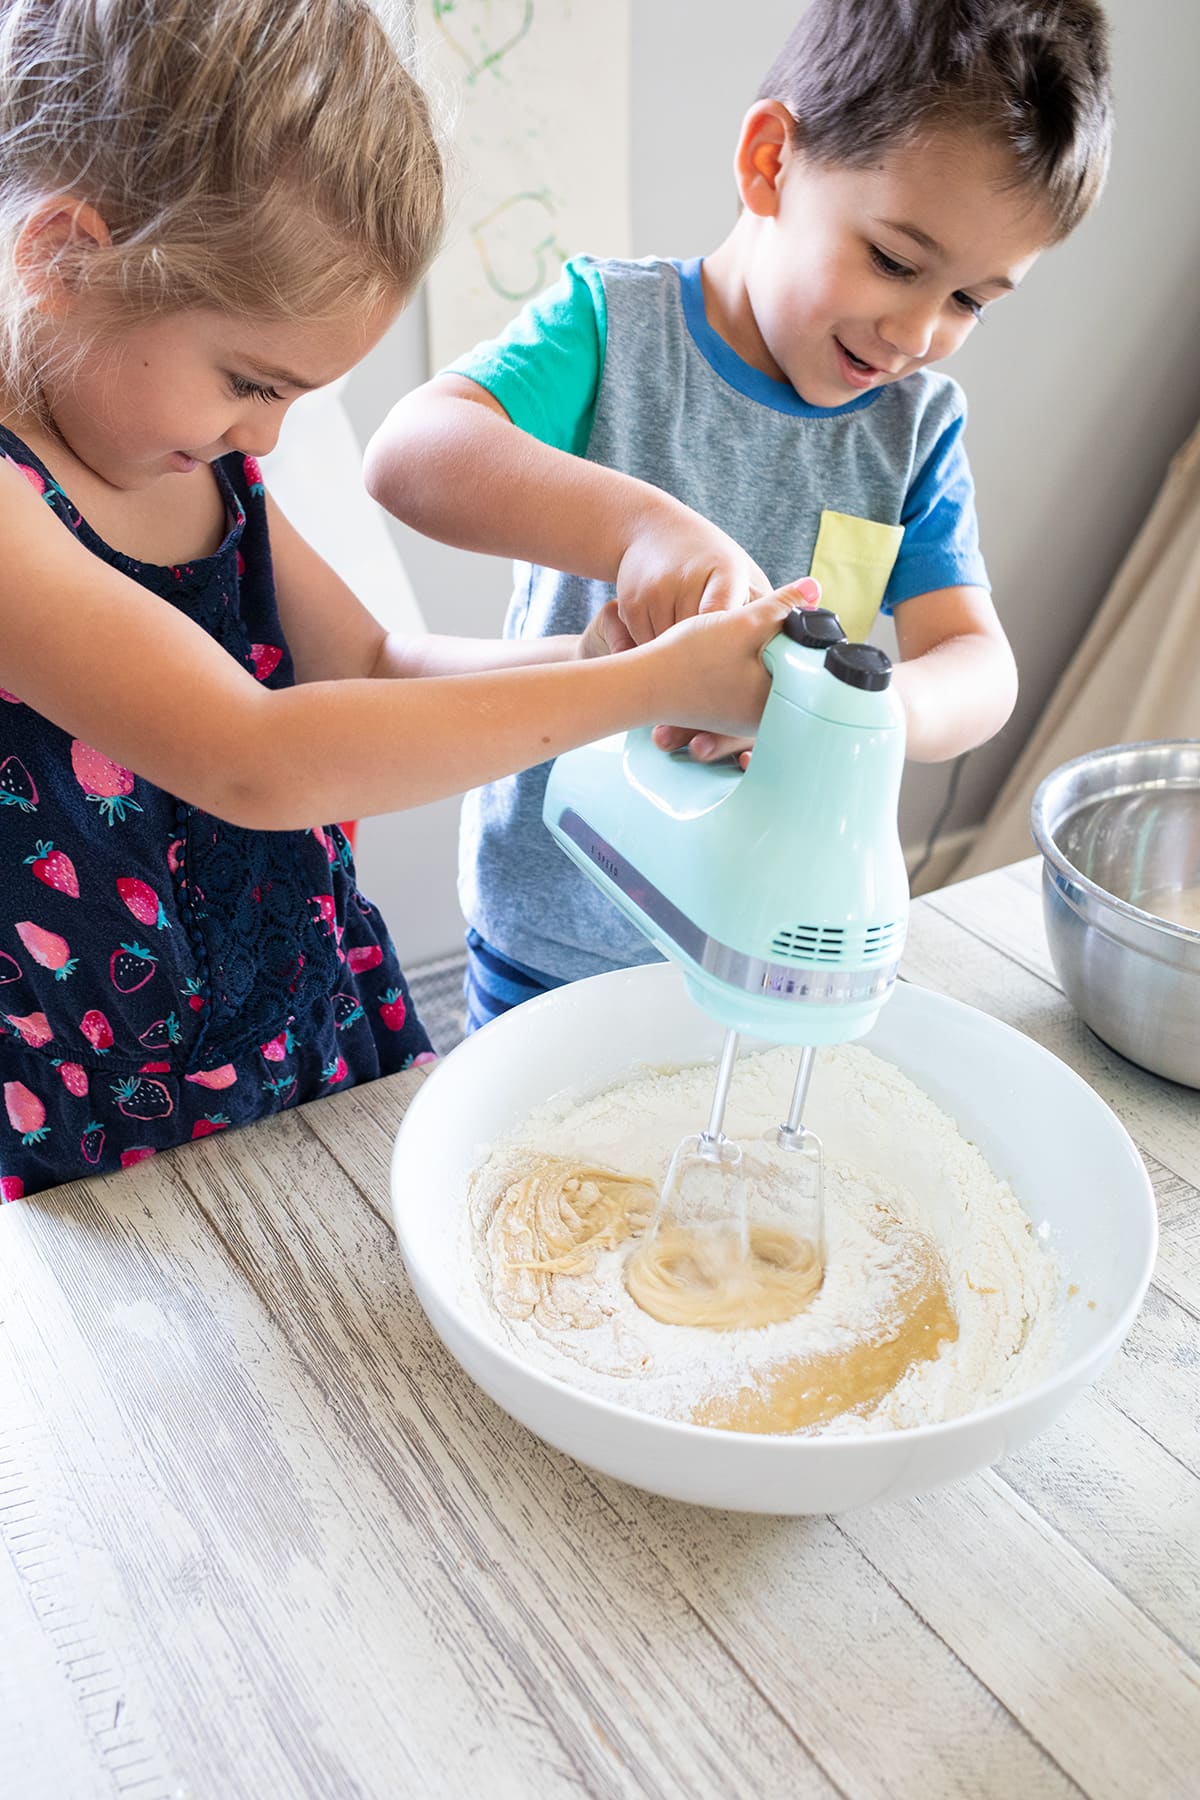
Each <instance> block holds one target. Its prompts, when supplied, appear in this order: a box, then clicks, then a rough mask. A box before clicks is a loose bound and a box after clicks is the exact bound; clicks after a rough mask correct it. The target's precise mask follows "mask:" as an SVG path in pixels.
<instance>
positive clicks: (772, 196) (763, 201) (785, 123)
mask: <svg viewBox="0 0 1200 1800" xmlns="http://www.w3.org/2000/svg"><path fill="white" fill-rule="evenodd" d="M794 129H795V121H794V120H793V118H792V115H791V113H790V112H789V111H788V109H787V107H786V106H785V105H784V104H783V102H782V100H756V101H755V103H754V105H753V106H752V107H751V108H750V111H749V112H748V113H747V114H746V116H745V118H744V119H743V120H742V130H741V136H740V137H739V138H738V143H737V149H736V151H735V152H734V157H733V171H734V175H735V176H736V178H737V185H738V195H739V197H740V199H741V202H742V205H743V206H744V207H745V208H746V210H747V212H752V213H756V214H757V215H758V217H759V218H762V219H768V218H773V217H774V215H775V214H776V213H777V212H778V210H779V180H780V176H781V175H782V174H783V171H784V169H785V167H786V166H787V163H788V160H789V158H790V157H791V155H792V133H793V131H794Z"/></svg>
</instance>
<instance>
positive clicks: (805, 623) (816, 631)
mask: <svg viewBox="0 0 1200 1800" xmlns="http://www.w3.org/2000/svg"><path fill="white" fill-rule="evenodd" d="M783 630H784V631H785V632H786V634H787V636H788V637H790V638H791V640H792V642H793V643H795V644H799V645H801V647H802V648H803V649H805V650H828V649H829V647H830V645H831V644H842V643H845V641H846V634H845V632H844V631H843V630H842V625H841V620H840V619H839V618H838V616H837V614H836V613H832V612H830V611H829V609H828V607H825V606H793V608H792V610H791V612H790V613H789V614H788V616H787V618H786V619H785V620H784V621H783Z"/></svg>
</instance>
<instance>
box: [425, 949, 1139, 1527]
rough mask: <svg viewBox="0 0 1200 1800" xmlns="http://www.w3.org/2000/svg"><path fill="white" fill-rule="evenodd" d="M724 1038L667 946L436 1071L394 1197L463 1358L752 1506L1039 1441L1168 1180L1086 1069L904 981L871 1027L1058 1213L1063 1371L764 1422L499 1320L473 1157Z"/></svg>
mask: <svg viewBox="0 0 1200 1800" xmlns="http://www.w3.org/2000/svg"><path fill="white" fill-rule="evenodd" d="M721 1037H722V1033H721V1029H720V1027H719V1026H717V1025H714V1024H713V1023H712V1022H711V1021H710V1020H708V1019H707V1018H706V1017H705V1016H704V1015H703V1014H701V1013H699V1012H698V1011H697V1010H696V1008H695V1006H694V1005H693V1004H692V1002H691V1001H690V1000H689V999H688V997H687V995H686V993H685V991H684V987H683V982H682V980H681V979H680V977H679V975H678V974H677V972H676V970H675V969H674V968H673V967H671V965H669V964H667V963H656V964H651V965H649V966H647V967H643V968H638V969H629V970H623V971H620V972H618V973H617V974H613V975H600V976H596V977H595V978H594V979H593V980H591V981H581V982H576V983H575V984H574V985H573V986H571V987H569V988H560V989H558V990H557V991H556V992H554V993H551V994H546V995H544V996H542V997H541V998H539V999H536V1000H531V1001H528V1002H527V1003H526V1004H525V1005H524V1006H520V1007H517V1008H516V1010H515V1011H513V1012H511V1013H507V1014H505V1015H504V1017H502V1018H500V1019H497V1020H496V1021H495V1022H494V1023H493V1024H491V1025H489V1026H487V1028H486V1029H485V1030H483V1031H481V1032H479V1033H478V1034H477V1035H476V1036H474V1037H471V1038H468V1039H467V1041H466V1042H465V1043H463V1044H460V1045H459V1047H458V1048H457V1049H456V1050H454V1051H453V1052H452V1053H451V1054H450V1055H449V1056H448V1057H446V1059H445V1060H444V1061H443V1062H442V1063H441V1064H440V1065H439V1066H438V1067H437V1068H436V1069H434V1071H433V1073H432V1074H431V1075H430V1077H429V1079H428V1080H427V1081H426V1083H425V1085H424V1086H423V1087H422V1089H421V1091H420V1092H419V1093H418V1094H417V1096H416V1098H415V1099H414V1101H413V1103H412V1105H411V1106H410V1107H409V1109H408V1112H407V1114H406V1116H405V1118H404V1121H403V1123H402V1125H401V1127H400V1131H399V1134H398V1136H397V1139H396V1146H395V1150H394V1152H393V1155H392V1204H393V1210H394V1215H395V1222H396V1232H397V1235H398V1237H399V1240H400V1247H401V1250H402V1251H403V1254H404V1260H405V1262H406V1264H407V1266H408V1271H409V1274H410V1276H411V1278H412V1282H413V1286H414V1287H415V1289H416V1291H417V1294H418V1295H419V1297H420V1299H421V1302H422V1304H423V1306H424V1308H425V1310H426V1312H427V1313H428V1315H429V1318H430V1320H431V1321H432V1323H433V1326H434V1328H435V1330H436V1331H437V1332H438V1334H439V1336H440V1337H441V1338H442V1339H443V1340H444V1341H445V1343H446V1344H447V1346H448V1347H449V1349H450V1350H451V1351H452V1352H453V1354H454V1355H455V1356H456V1357H457V1359H458V1361H459V1362H460V1363H461V1364H462V1366H463V1368H464V1369H465V1370H466V1371H467V1373H468V1374H469V1375H470V1376H472V1377H473V1379H474V1380H475V1381H477V1382H478V1384H479V1386H480V1387H481V1388H482V1389H483V1390H484V1392H485V1393H487V1394H490V1395H491V1397H492V1399H493V1400H495V1401H497V1402H498V1404H499V1405H500V1406H502V1407H504V1408H505V1410H506V1411H507V1412H509V1413H511V1414H512V1415H513V1417H514V1418H516V1419H519V1420H520V1421H521V1423H522V1424H523V1425H527V1426H528V1427H529V1428H530V1430H531V1431H535V1432H536V1433H537V1434H538V1436H539V1437H542V1438H545V1439H546V1441H547V1442H548V1443H551V1444H554V1445H555V1446H556V1447H557V1448H558V1449H560V1450H565V1451H567V1452H568V1454H569V1455H571V1456H574V1457H577V1458H578V1460H579V1461H580V1462H583V1463H588V1464H590V1466H591V1467H592V1468H595V1469H600V1470H602V1471H603V1472H604V1473H605V1474H608V1475H615V1476H618V1477H619V1478H620V1479H621V1480H622V1481H629V1482H633V1483H634V1484H635V1485H636V1486H638V1487H642V1488H648V1489H650V1490H651V1491H652V1492H653V1493H658V1494H665V1495H667V1496H669V1497H670V1498H672V1499H676V1500H691V1501H695V1502H698V1503H699V1504H701V1505H704V1506H721V1507H732V1508H736V1509H738V1510H741V1511H744V1512H764V1513H809V1512H816V1513H823V1512H841V1511H845V1510H846V1509H847V1508H849V1507H853V1506H864V1505H866V1504H868V1503H870V1502H872V1501H877V1500H883V1499H891V1498H898V1497H900V1496H902V1495H905V1494H914V1493H919V1492H923V1491H924V1490H926V1489H928V1488H932V1487H937V1486H939V1485H940V1484H941V1483H942V1482H946V1481H953V1480H956V1479H958V1478H959V1477H960V1476H963V1475H967V1474H970V1473H971V1472H972V1471H973V1470H975V1469H981V1468H984V1467H986V1466H987V1465H988V1464H989V1463H994V1462H997V1461H999V1459H1000V1458H1001V1457H1003V1456H1006V1455H1008V1453H1009V1452H1010V1451H1012V1450H1015V1449H1016V1448H1018V1446H1019V1445H1021V1444H1024V1443H1026V1442H1027V1441H1028V1440H1029V1439H1030V1438H1031V1437H1032V1436H1033V1435H1034V1433H1035V1432H1038V1431H1040V1430H1041V1429H1042V1428H1043V1426H1045V1425H1048V1424H1049V1422H1050V1420H1051V1419H1053V1418H1055V1417H1056V1415H1057V1414H1058V1413H1060V1412H1061V1411H1062V1410H1063V1408H1064V1407H1065V1406H1066V1404H1067V1402H1068V1401H1069V1400H1070V1399H1071V1397H1072V1396H1073V1395H1074V1394H1076V1393H1078V1392H1079V1390H1080V1389H1081V1388H1083V1387H1084V1386H1086V1384H1087V1383H1088V1382H1089V1381H1091V1380H1092V1379H1093V1378H1094V1377H1095V1376H1096V1375H1097V1374H1098V1373H1099V1371H1100V1370H1101V1369H1102V1368H1103V1366H1104V1364H1105V1363H1106V1362H1107V1361H1108V1360H1109V1358H1110V1357H1111V1356H1112V1354H1113V1352H1114V1351H1115V1350H1116V1348H1117V1346H1118V1345H1119V1344H1120V1342H1121V1340H1122V1338H1123V1337H1124V1336H1125V1334H1126V1332H1127V1331H1128V1330H1129V1328H1130V1326H1131V1325H1132V1323H1133V1320H1134V1317H1135V1316H1136V1313H1137V1310H1138V1307H1139V1305H1140V1304H1141V1301H1142V1296H1143V1295H1144V1293H1145V1291H1146V1287H1147V1284H1148V1282H1149V1280H1150V1273H1151V1270H1152V1268H1153V1265H1154V1252H1155V1244H1156V1240H1157V1223H1156V1216H1155V1209H1154V1195H1153V1192H1152V1189H1151V1187H1150V1182H1149V1179H1148V1177H1147V1175H1146V1171H1145V1168H1144V1167H1143V1164H1142V1161H1141V1158H1140V1157H1139V1156H1138V1153H1137V1151H1136V1149H1135V1148H1134V1146H1133V1143H1132V1141H1131V1140H1130V1138H1129V1136H1128V1134H1127V1133H1126V1131H1125V1129H1124V1127H1123V1126H1122V1125H1121V1124H1120V1122H1119V1121H1118V1119H1117V1118H1116V1117H1115V1115H1114V1114H1113V1113H1112V1112H1111V1111H1110V1110H1109V1108H1108V1107H1107V1106H1106V1105H1105V1104H1104V1102H1103V1101H1102V1100H1101V1099H1100V1098H1099V1096H1098V1095H1097V1094H1095V1093H1093V1091H1092V1089H1091V1088H1090V1087H1088V1085H1087V1083H1086V1082H1084V1081H1083V1080H1081V1079H1080V1077H1079V1076H1078V1075H1076V1074H1075V1073H1074V1072H1073V1070H1071V1069H1068V1068H1067V1066H1066V1065H1065V1064H1064V1063H1061V1062H1059V1061H1058V1059H1057V1058H1056V1057H1054V1056H1051V1055H1050V1054H1049V1052H1048V1051H1046V1050H1043V1049H1041V1048H1040V1047H1039V1046H1038V1045H1037V1044H1034V1043H1032V1042H1031V1041H1030V1040H1029V1039H1028V1038H1025V1037H1022V1036H1021V1034H1020V1033H1019V1032H1017V1031H1013V1030H1011V1029H1010V1027H1008V1026H1007V1025H1001V1024H999V1023H998V1022H997V1021H996V1020H995V1019H991V1018H989V1017H988V1016H987V1015H986V1014H985V1013H981V1012H976V1011H975V1010H974V1009H973V1008H972V1007H969V1006H963V1005H961V1004H960V1003H959V1002H958V1001H955V1000H948V999H945V998H944V997H943V996H941V995H939V994H933V993H929V992H927V991H926V990H925V989H924V988H918V987H912V986H909V985H907V984H904V983H901V984H900V985H899V986H898V987H897V989H896V991H895V993H894V994H893V996H892V998H891V1000H890V1001H889V1002H888V1004H887V1006H886V1007H885V1008H884V1010H883V1012H882V1014H881V1015H880V1017H879V1020H878V1022H877V1023H876V1025H875V1027H874V1029H873V1030H872V1031H871V1033H870V1035H869V1036H868V1037H866V1038H864V1039H863V1040H862V1042H863V1043H864V1044H866V1045H867V1046H868V1047H869V1048H870V1049H871V1050H873V1051H875V1052H876V1054H877V1055H879V1056H882V1057H885V1058H886V1059H887V1060H888V1061H889V1062H892V1063H894V1064H895V1065H896V1067H897V1068H899V1069H901V1070H902V1071H903V1072H904V1073H905V1074H906V1075H908V1076H909V1077H910V1078H911V1079H912V1080H913V1081H915V1082H916V1083H917V1085H918V1086H919V1087H922V1088H924V1090H925V1091H926V1093H928V1094H929V1095H930V1096H931V1097H932V1098H933V1099H934V1100H936V1101H937V1102H938V1104H939V1105H940V1106H942V1107H943V1108H944V1109H945V1110H946V1111H947V1112H948V1113H950V1114H951V1116H952V1117H953V1118H954V1119H955V1120H956V1121H957V1123H958V1125H959V1127H960V1129H961V1130H962V1132H963V1133H964V1135H965V1136H966V1137H968V1138H969V1139H971V1140H972V1141H973V1142H974V1143H975V1144H977V1145H978V1146H979V1148H980V1150H982V1152H983V1154H984V1155H985V1156H986V1157H987V1159H988V1161H989V1163H990V1164H991V1166H992V1168H993V1169H994V1170H995V1171H996V1173H997V1174H998V1175H1000V1176H1002V1177H1004V1178H1005V1179H1007V1180H1008V1181H1009V1182H1011V1184H1012V1187H1013V1190H1014V1192H1015V1193H1016V1194H1017V1196H1018V1197H1019V1199H1020V1200H1021V1202H1022V1204H1023V1205H1024V1207H1025V1209H1026V1211H1027V1212H1028V1213H1029V1216H1030V1219H1031V1221H1032V1223H1033V1225H1034V1227H1035V1229H1037V1230H1039V1231H1043V1230H1044V1235H1045V1241H1046V1242H1047V1244H1048V1246H1049V1248H1050V1249H1051V1250H1052V1252H1053V1253H1054V1255H1055V1256H1056V1258H1057V1260H1058V1263H1059V1267H1060V1270H1061V1274H1062V1284H1063V1286H1062V1295H1063V1298H1062V1302H1061V1304H1062V1310H1063V1332H1062V1350H1061V1356H1060V1358H1059V1361H1058V1363H1057V1366H1056V1367H1055V1369H1054V1371H1053V1373H1052V1374H1051V1375H1050V1376H1049V1377H1048V1379H1045V1380H1043V1381H1041V1382H1040V1383H1039V1384H1038V1385H1037V1386H1035V1387H1031V1388H1030V1389H1029V1390H1028V1391H1027V1392H1025V1393H1021V1394H1018V1395H1017V1396H1016V1398H1014V1399H1010V1400H1006V1401H1004V1402H1003V1403H1002V1404H999V1405H995V1406H991V1407H988V1408H986V1409H984V1410H981V1411H979V1412H973V1413H969V1414H967V1415H965V1416H964V1417H962V1418H958V1419H953V1420H951V1421H950V1422H949V1423H947V1424H942V1425H927V1426H921V1427H919V1428H916V1429H912V1430H907V1431H894V1432H885V1433H882V1434H879V1435H867V1434H865V1433H864V1434H863V1435H861V1436H858V1437H850V1436H848V1437H841V1436H839V1437H831V1438H825V1439H822V1438H805V1437H783V1436H779V1437H768V1436H752V1435H748V1434H745V1433H741V1432H729V1431H718V1430H714V1429H710V1428H708V1427H705V1426H699V1425H688V1424H677V1423H675V1422H673V1421H671V1420H667V1419H660V1418H655V1417H652V1416H651V1415H649V1414H646V1413H638V1412H633V1411H630V1410H629V1409H628V1408H626V1407H623V1406H615V1405H613V1404H612V1403H611V1402H609V1401H607V1400H603V1399H599V1398H597V1397H596V1396H594V1395H591V1394H585V1393H582V1392H580V1391H579V1390H578V1389H576V1388H572V1387H569V1386H567V1385H565V1384H564V1383H562V1382H560V1381H558V1380H555V1379H554V1378H552V1377H550V1376H548V1375H545V1374H543V1373H542V1372H541V1371H539V1370H537V1369H534V1368H532V1367H531V1366H530V1365H529V1364H528V1363H525V1362H523V1361H522V1360H521V1358H520V1357H518V1356H515V1355H514V1354H513V1353H512V1351H510V1350H508V1349H506V1348H504V1347H503V1346H502V1345H501V1344H500V1343H498V1342H497V1341H496V1340H495V1339H493V1338H492V1337H490V1336H489V1335H488V1332H487V1330H486V1329H485V1328H484V1326H483V1325H482V1324H481V1323H480V1320H479V1311H478V1307H477V1306H475V1307H472V1306H471V1305H470V1303H469V1301H470V1296H469V1294H468V1292H467V1289H468V1284H469V1283H470V1282H471V1280H472V1276H471V1271H470V1269H469V1267H468V1266H467V1263H466V1261H465V1258H464V1242H465V1230H464V1225H465V1221H464V1209H465V1205H466V1198H467V1188H468V1181H469V1177H470V1175H471V1172H472V1170H473V1169H474V1168H475V1167H476V1166H477V1165H478V1164H479V1163H480V1162H481V1161H483V1159H484V1158H485V1157H486V1155H487V1152H488V1149H489V1147H490V1146H491V1144H492V1143H494V1142H495V1140H496V1139H498V1138H501V1137H504V1136H506V1135H507V1134H508V1133H509V1132H511V1131H512V1130H513V1129H514V1128H515V1127H516V1126H518V1125H519V1124H520V1123H521V1122H522V1121H523V1119H524V1118H525V1117H526V1116H527V1115H528V1114H529V1113H530V1112H531V1111H532V1110H533V1108H534V1107H535V1106H539V1105H541V1104H542V1103H543V1102H545V1101H546V1100H548V1099H558V1098H561V1100H562V1103H563V1104H564V1106H565V1105H566V1104H568V1103H569V1102H572V1101H575V1100H579V1099H583V1098H586V1097H587V1096H589V1095H591V1094H594V1093H597V1092H599V1091H600V1090H601V1089H603V1088H606V1087H608V1086H610V1085H612V1084H613V1083H614V1082H616V1081H619V1080H622V1079H624V1078H625V1077H627V1076H628V1075H629V1074H630V1073H631V1072H632V1070H633V1069H634V1067H635V1065H637V1064H650V1065H656V1066H659V1067H661V1066H663V1065H667V1066H671V1065H674V1066H681V1065H685V1064H690V1063H698V1062H703V1061H705V1060H707V1059H710V1058H713V1057H715V1056H716V1055H717V1053H718V1051H719V1049H720V1043H721ZM752 1047H753V1046H752V1045H751V1044H749V1043H748V1044H747V1045H746V1046H745V1048H747V1049H749V1048H752ZM1070 1286H1074V1287H1075V1288H1076V1289H1077V1290H1078V1291H1077V1294H1076V1295H1075V1297H1074V1298H1072V1299H1068V1298H1066V1294H1067V1289H1068V1287H1070ZM465 1302H466V1303H465ZM1088 1302H1093V1303H1094V1304H1092V1305H1089V1304H1088Z"/></svg>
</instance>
